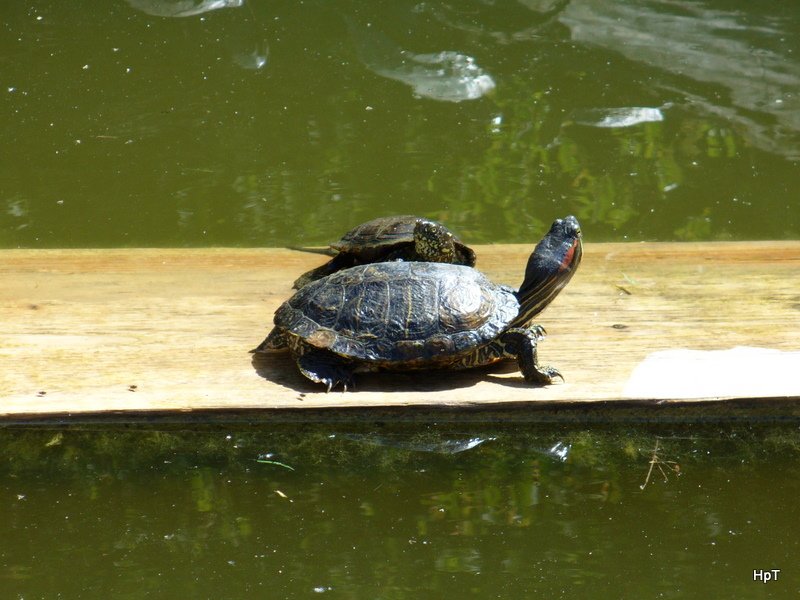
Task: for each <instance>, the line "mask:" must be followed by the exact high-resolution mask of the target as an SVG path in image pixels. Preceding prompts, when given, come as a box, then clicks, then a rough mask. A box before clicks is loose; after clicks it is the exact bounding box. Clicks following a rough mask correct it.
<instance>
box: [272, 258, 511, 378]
mask: <svg viewBox="0 0 800 600" xmlns="http://www.w3.org/2000/svg"><path fill="white" fill-rule="evenodd" d="M518 310H519V303H518V301H517V298H516V296H515V295H514V293H513V291H512V290H510V289H509V288H507V287H505V286H499V285H496V284H494V283H492V282H491V281H489V280H488V279H487V278H486V277H485V276H484V275H483V274H482V273H481V272H480V271H477V270H475V269H473V268H471V267H464V266H460V265H452V264H443V263H422V262H391V263H377V264H370V265H361V266H357V267H352V268H350V269H345V270H343V271H339V272H337V273H334V274H333V275H329V276H328V277H324V278H323V279H319V280H317V281H315V282H313V283H310V284H309V285H307V286H305V287H304V288H302V289H301V290H300V291H299V292H297V293H296V294H295V295H294V296H292V298H290V299H289V300H287V301H286V302H285V303H284V304H283V305H282V306H281V307H280V308H279V309H278V311H277V312H276V313H275V325H276V326H277V327H280V328H282V329H283V330H284V331H285V332H286V333H288V334H289V335H293V336H297V337H299V338H300V339H302V340H303V341H305V342H306V343H308V344H310V345H311V346H314V347H317V348H322V349H325V350H330V351H331V352H334V353H335V354H338V355H340V356H344V357H348V358H351V359H354V360H361V361H369V362H373V363H376V364H378V365H380V364H392V365H395V366H397V365H400V364H404V365H422V366H424V365H427V364H430V365H431V366H433V365H436V364H444V363H447V362H453V361H454V360H457V359H458V357H460V356H462V355H464V354H468V353H470V352H472V351H473V350H474V349H475V348H477V347H478V346H481V345H483V344H486V343H488V342H490V341H492V340H493V339H495V338H496V337H497V336H498V335H499V334H500V333H501V332H503V331H504V330H505V329H506V328H507V327H508V324H509V323H510V322H511V321H512V319H514V317H516V316H517V313H518Z"/></svg>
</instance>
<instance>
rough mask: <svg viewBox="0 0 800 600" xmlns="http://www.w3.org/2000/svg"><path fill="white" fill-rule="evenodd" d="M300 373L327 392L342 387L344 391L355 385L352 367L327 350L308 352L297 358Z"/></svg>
mask: <svg viewBox="0 0 800 600" xmlns="http://www.w3.org/2000/svg"><path fill="white" fill-rule="evenodd" d="M297 366H298V368H299V369H300V372H301V373H302V374H303V375H305V376H306V377H307V378H308V379H310V380H311V381H313V382H314V383H321V384H322V385H324V386H325V392H326V393H328V392H330V391H331V390H334V389H336V388H337V387H338V386H339V385H341V386H342V391H343V392H346V391H347V388H348V387H350V388H353V387H355V386H354V385H353V370H352V366H351V365H350V364H349V363H347V362H346V361H344V360H342V359H340V358H339V357H338V356H336V355H335V354H333V353H331V352H327V351H325V350H318V349H313V350H307V351H305V352H304V353H303V354H301V355H300V356H298V357H297Z"/></svg>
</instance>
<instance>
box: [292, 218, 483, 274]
mask: <svg viewBox="0 0 800 600" xmlns="http://www.w3.org/2000/svg"><path fill="white" fill-rule="evenodd" d="M330 247H331V249H333V250H334V251H336V252H337V254H336V255H335V256H334V257H333V258H332V259H331V260H329V261H328V262H327V263H325V264H324V265H322V266H321V267H317V268H316V269H311V270H310V271H308V272H306V273H303V274H302V275H301V276H300V277H298V278H297V280H296V281H295V282H294V285H293V286H292V287H294V289H300V288H301V287H303V286H304V285H307V284H309V283H311V282H312V281H316V280H317V279H320V278H321V277H325V276H326V275H330V274H331V273H335V272H336V271H339V270H341V269H347V268H349V267H354V266H356V265H363V264H369V263H376V262H387V261H391V260H410V261H423V262H440V263H453V264H459V265H467V266H469V267H474V266H475V252H473V251H472V249H471V248H469V247H468V246H466V245H465V244H464V243H463V242H462V241H461V240H460V239H458V238H457V237H456V236H455V235H454V234H453V232H452V231H450V230H449V229H448V228H447V227H445V226H444V225H442V224H441V223H439V222H438V221H432V220H430V219H425V218H423V217H415V216H413V215H398V216H393V217H379V218H377V219H372V220H371V221H367V222H366V223H362V224H361V225H359V226H358V227H354V228H353V229H351V230H350V231H348V232H347V233H345V234H344V236H342V239H340V240H339V241H338V242H334V243H333V244H331V246H330Z"/></svg>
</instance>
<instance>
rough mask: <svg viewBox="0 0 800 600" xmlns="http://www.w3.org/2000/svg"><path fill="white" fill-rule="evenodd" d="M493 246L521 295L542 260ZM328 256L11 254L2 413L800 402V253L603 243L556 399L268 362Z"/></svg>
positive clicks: (508, 386) (558, 351) (579, 288)
mask: <svg viewBox="0 0 800 600" xmlns="http://www.w3.org/2000/svg"><path fill="white" fill-rule="evenodd" d="M476 250H477V253H478V257H479V267H480V268H481V269H483V270H484V271H485V272H486V273H487V274H488V275H489V276H490V277H491V278H492V279H493V280H495V281H498V282H503V283H508V284H511V285H518V284H519V282H520V280H521V279H522V272H523V270H524V265H525V261H526V259H527V255H528V253H529V252H530V250H531V247H530V246H522V245H496V246H483V247H477V248H476ZM322 260H323V257H321V256H319V255H314V254H308V253H302V252H296V251H291V250H285V249H227V248H226V249H119V250H107V249H99V250H2V251H0V281H2V286H1V287H0V315H1V316H0V322H2V323H3V327H2V331H0V363H2V369H0V398H1V399H2V402H1V404H2V405H1V406H0V417H3V418H5V419H14V418H20V417H22V416H26V415H28V416H36V415H80V414H89V413H108V412H117V411H122V412H123V413H137V412H142V411H144V412H147V411H154V412H159V411H166V412H170V411H173V412H174V411H205V410H211V411H218V410H222V411H241V410H251V409H255V410H262V409H323V410H324V409H331V408H341V407H346V408H354V407H358V408H363V409H372V408H375V409H377V408H380V407H389V408H402V407H413V406H416V407H419V406H427V407H445V408H456V409H461V408H464V409H466V408H485V407H487V406H498V407H500V406H513V407H514V408H515V409H516V408H518V407H527V408H541V407H545V406H547V407H550V408H553V407H556V408H557V407H559V406H573V405H575V404H576V403H597V402H608V403H618V404H620V405H625V406H630V405H631V403H632V402H633V403H643V404H644V405H652V404H653V403H654V402H660V401H669V400H677V399H679V400H682V401H684V402H687V401H688V402H701V401H709V400H711V401H714V400H717V401H718V400H725V399H749V398H774V399H783V400H784V401H785V400H787V399H797V398H800V336H799V335H798V334H800V242H746V243H745V242H741V243H740V242H729V243H721V242H720V243H696V244H695V243H681V244H671V243H670V244H664V243H662V244H639V243H636V244H586V245H585V251H584V261H583V264H582V265H581V268H580V269H579V271H578V273H577V275H576V276H575V278H574V279H573V281H572V282H571V283H570V285H569V286H567V288H566V289H565V291H564V292H563V293H562V294H561V296H560V297H559V298H558V299H557V300H556V301H555V302H554V303H553V304H552V305H551V306H550V307H549V308H548V309H547V310H546V311H545V312H544V313H543V314H542V315H541V319H540V322H541V323H542V324H544V325H545V326H546V328H547V330H548V333H549V336H548V338H547V339H546V340H545V341H544V342H543V343H542V344H541V346H540V356H541V360H542V362H544V363H547V364H553V365H555V366H557V367H558V368H559V369H560V370H561V371H562V373H563V374H564V377H565V382H564V383H559V384H556V385H552V386H548V387H545V388H533V387H530V386H528V385H525V384H524V383H523V382H522V381H521V378H520V377H519V373H518V372H516V371H515V370H513V369H512V370H511V371H509V372H496V371H492V372H486V371H478V372H460V373H459V372H447V373H442V372H439V373H433V374H419V373H416V374H394V373H381V374H374V375H362V376H360V377H359V378H358V380H357V386H358V387H357V390H356V391H355V392H348V393H346V394H343V393H338V392H334V393H330V394H326V393H324V391H322V388H321V387H320V386H316V385H313V384H311V383H310V382H307V381H306V380H304V379H303V378H302V377H301V376H300V375H299V374H298V373H297V371H296V369H295V368H294V366H293V364H292V362H291V360H290V359H289V358H288V357H277V358H275V359H273V360H269V359H266V358H263V357H259V358H257V359H256V360H253V357H252V356H251V355H250V354H248V350H249V349H250V348H252V347H254V346H255V345H256V344H257V343H258V342H260V341H261V339H262V338H263V337H264V335H265V334H266V333H267V332H268V330H269V329H270V327H271V321H272V313H273V312H274V310H275V309H276V308H277V307H278V305H279V304H280V303H281V302H282V301H283V300H284V299H285V298H286V297H288V295H289V294H290V285H291V282H292V281H293V280H294V278H295V277H296V276H297V274H299V273H301V272H302V271H304V270H306V269H308V268H311V267H312V266H314V265H315V264H318V263H320V262H321V261H322ZM743 347H744V348H743ZM748 348H749V349H748ZM790 405H791V404H790ZM782 406H784V407H785V406H787V404H786V403H785V402H784V403H783V404H782ZM791 406H793V405H791Z"/></svg>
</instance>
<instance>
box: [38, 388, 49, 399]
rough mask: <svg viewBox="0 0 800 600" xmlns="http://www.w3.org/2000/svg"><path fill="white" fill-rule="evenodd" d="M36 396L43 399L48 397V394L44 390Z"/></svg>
mask: <svg viewBox="0 0 800 600" xmlns="http://www.w3.org/2000/svg"><path fill="white" fill-rule="evenodd" d="M36 395H37V396H39V397H40V398H41V397H42V396H46V395H47V392H45V391H44V390H42V391H40V392H36Z"/></svg>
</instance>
